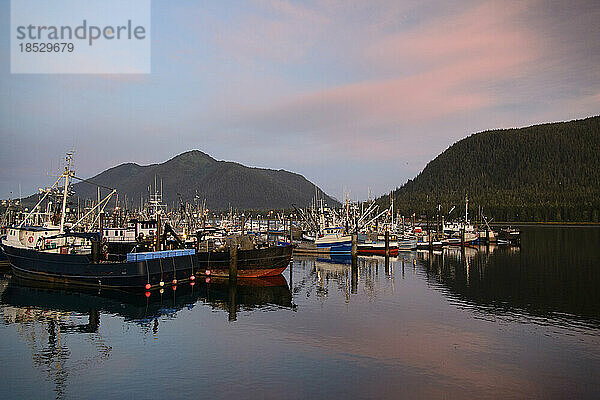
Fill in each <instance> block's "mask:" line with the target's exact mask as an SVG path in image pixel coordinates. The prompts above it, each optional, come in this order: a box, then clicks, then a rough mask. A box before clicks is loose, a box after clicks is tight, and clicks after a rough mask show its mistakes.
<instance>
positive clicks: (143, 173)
mask: <svg viewBox="0 0 600 400" xmlns="http://www.w3.org/2000/svg"><path fill="white" fill-rule="evenodd" d="M155 177H156V181H157V186H158V189H159V190H160V187H161V184H162V190H163V202H164V203H165V204H167V205H168V206H170V207H171V206H173V205H176V204H178V202H179V195H181V198H182V200H183V201H187V202H191V201H193V199H194V197H195V196H198V198H199V199H200V201H202V200H203V199H206V201H207V204H206V205H207V207H208V208H209V209H211V210H224V209H227V208H229V207H233V208H237V209H284V208H291V207H292V204H297V205H299V206H307V205H308V204H310V202H311V200H312V198H313V197H314V195H315V190H316V192H317V194H318V196H319V197H323V198H325V199H326V201H327V202H328V203H329V204H332V205H334V204H338V202H337V201H336V200H335V199H334V198H332V197H330V196H328V195H327V194H325V193H324V192H323V191H322V190H321V189H320V188H318V187H317V186H316V185H315V184H313V183H312V182H310V181H309V180H308V179H306V178H305V177H304V176H302V175H301V174H298V173H295V172H290V171H286V170H283V169H279V170H275V169H269V168H260V167H248V166H245V165H243V164H240V163H237V162H233V161H223V160H216V159H214V158H213V157H211V156H210V155H208V154H206V153H204V152H202V151H200V150H197V149H194V150H189V151H186V152H183V153H181V154H178V155H175V156H173V157H171V158H170V159H168V160H166V161H164V162H162V163H153V164H148V165H140V164H138V163H135V162H126V163H122V164H119V165H116V166H114V167H111V168H108V169H106V170H104V171H102V172H100V173H99V174H96V175H95V176H93V177H91V178H88V179H87V181H88V182H92V183H95V184H97V185H101V186H104V187H111V188H115V189H117V193H118V194H119V202H120V203H121V204H123V203H122V202H124V201H125V199H127V200H126V201H127V205H128V206H130V207H131V206H133V207H137V206H139V204H140V201H142V202H146V201H147V200H148V197H149V189H150V187H152V190H154V182H155ZM73 191H74V196H73V198H77V197H79V199H80V200H85V199H92V200H96V199H97V188H96V187H95V186H93V185H90V184H89V183H86V182H78V183H75V184H74V185H73ZM101 194H102V196H104V195H106V194H108V190H107V189H101ZM30 197H31V198H35V199H37V195H33V196H30Z"/></svg>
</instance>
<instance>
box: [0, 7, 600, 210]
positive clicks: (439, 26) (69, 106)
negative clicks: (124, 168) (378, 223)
mask: <svg viewBox="0 0 600 400" xmlns="http://www.w3.org/2000/svg"><path fill="white" fill-rule="evenodd" d="M9 9H10V2H9V1H8V0H0V57H1V58H0V59H1V60H2V63H0V94H1V97H0V197H3V198H4V197H7V196H9V194H10V192H12V193H13V197H14V196H15V195H18V190H19V184H21V187H22V191H23V194H29V193H32V192H33V191H35V190H37V188H38V187H40V186H43V185H46V184H47V183H49V181H51V180H52V178H51V177H49V174H51V173H52V172H53V171H55V170H57V169H58V168H59V166H60V162H61V160H62V157H63V156H64V153H65V151H66V150H68V149H71V148H73V147H74V148H75V149H76V155H75V166H76V168H77V174H78V176H93V175H95V174H96V173H98V172H100V171H102V170H104V169H106V168H109V167H111V166H114V165H117V164H119V163H122V162H129V161H133V162H137V163H139V164H148V163H155V162H162V161H165V160H167V159H169V158H171V157H173V156H174V155H176V154H178V153H181V152H183V151H186V150H190V149H200V150H202V151H204V152H206V153H208V154H210V155H212V156H213V157H215V158H217V159H222V160H233V161H237V162H241V163H243V164H246V165H251V166H260V167H268V168H275V169H280V168H283V169H287V170H291V171H295V172H298V173H301V174H303V175H305V176H306V177H307V178H308V179H309V180H312V181H313V182H315V183H317V184H318V185H319V186H321V187H322V188H323V189H324V190H325V191H326V192H328V193H330V194H332V195H334V196H337V197H339V198H342V197H343V196H344V193H345V192H346V191H350V193H351V197H352V198H353V199H355V198H365V197H366V196H367V194H368V191H369V189H370V190H371V192H372V193H374V194H382V193H385V192H388V191H389V190H391V189H393V188H395V187H396V186H400V185H401V184H402V183H404V182H405V181H406V180H407V179H408V178H412V177H414V176H415V175H416V174H417V173H418V172H419V171H420V170H421V169H422V168H423V167H424V166H425V165H426V164H427V162H428V161H430V160H431V159H432V158H434V157H435V156H436V155H437V154H439V153H440V152H441V151H443V150H444V149H446V148H447V147H448V146H449V145H451V144H452V143H454V142H455V141H457V140H459V139H461V138H463V137H465V136H468V135H469V134H471V133H474V132H478V131H482V130H486V129H494V128H504V127H517V126H525V125H530V124H535V123H540V122H549V121H562V120H570V119H576V118H582V117H587V116H590V115H597V114H600V23H599V22H598V21H600V2H598V1H577V0H573V1H563V0H556V1H528V0H523V1H452V0H435V1H434V0H415V1H413V0H409V1H402V0H389V1H383V0H382V1H378V0H369V1H365V0H361V1H354V0H339V1H338V0H318V1H317V0H315V1H302V2H301V1H279V0H258V1H244V2H241V1H240V2H225V1H191V0H190V1H175V0H162V1H161V0H154V1H152V73H151V74H147V75H50V74H48V75H25V74H22V75H21V74H11V73H10V54H9V49H10V47H9V38H10V36H9V35H10V13H9Z"/></svg>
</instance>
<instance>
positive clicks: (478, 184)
mask: <svg viewBox="0 0 600 400" xmlns="http://www.w3.org/2000/svg"><path fill="white" fill-rule="evenodd" d="M465 195H467V196H468V197H469V203H470V207H469V209H470V210H469V213H470V214H471V215H474V214H475V213H477V211H478V208H479V206H481V207H483V211H484V214H485V215H486V216H488V217H494V219H495V220H496V221H574V222H575V221H579V222H599V219H600V117H598V116H596V117H591V118H587V119H584V120H577V121H570V122H563V123H552V124H544V125H536V126H531V127H527V128H521V129H506V130H494V131H486V132H480V133H476V134H473V135H471V136H469V137H467V138H465V139H463V140H461V141H459V142H457V143H455V144H454V145H452V146H450V147H449V148H448V149H447V150H446V151H444V152H443V153H442V154H440V155H439V156H438V157H436V158H435V159H434V160H433V161H431V162H430V163H429V164H427V166H426V167H425V169H424V170H423V171H422V172H421V173H420V174H419V175H418V176H417V177H416V178H415V179H412V180H409V181H408V182H407V183H406V184H404V185H403V186H402V187H400V188H398V189H396V190H395V191H394V192H392V196H393V198H394V206H395V209H396V210H399V211H400V212H401V213H404V214H405V215H410V214H412V213H413V212H414V213H417V215H424V214H428V215H433V214H434V213H435V212H436V211H435V210H436V208H437V205H438V204H441V205H442V212H443V213H447V212H448V211H449V209H450V207H451V206H452V205H456V206H457V210H455V211H454V212H453V215H451V216H457V214H456V213H458V214H463V213H464V200H465ZM379 201H380V203H382V204H389V196H387V195H386V196H382V197H381V198H380V199H379Z"/></svg>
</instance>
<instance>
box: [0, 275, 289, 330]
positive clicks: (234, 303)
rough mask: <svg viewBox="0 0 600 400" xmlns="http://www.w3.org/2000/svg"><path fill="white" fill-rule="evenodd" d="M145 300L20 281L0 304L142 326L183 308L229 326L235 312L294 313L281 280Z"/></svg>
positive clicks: (201, 286) (216, 283)
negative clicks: (222, 317)
mask: <svg viewBox="0 0 600 400" xmlns="http://www.w3.org/2000/svg"><path fill="white" fill-rule="evenodd" d="M147 294H148V296H146V295H145V294H143V293H132V292H127V291H118V290H86V289H76V290H73V289H70V288H68V287H67V286H65V285H60V284H51V283H40V282H33V281H22V280H19V279H16V278H15V277H13V278H12V279H11V280H10V281H9V282H8V284H7V285H6V288H5V290H4V292H3V293H2V304H3V305H4V308H6V307H16V308H20V309H23V310H27V312H28V313H30V310H32V309H34V310H44V311H57V312H66V313H72V312H75V313H79V314H87V313H88V312H91V311H90V310H92V311H93V312H94V315H96V313H98V312H102V313H110V314H114V315H119V316H122V317H124V319H125V320H126V321H133V322H137V323H142V324H143V323H147V322H149V321H152V320H154V319H156V318H158V317H161V316H167V317H168V316H174V315H175V314H176V313H177V312H178V311H179V310H181V309H183V308H184V307H187V308H190V307H193V306H194V305H196V304H197V303H198V302H201V303H204V304H206V305H208V306H210V307H212V308H213V309H221V310H224V311H227V312H228V313H229V319H230V320H236V313H237V312H238V311H239V310H244V311H250V310H254V309H261V308H263V307H269V306H276V307H283V308H290V309H292V308H294V307H293V305H292V294H291V291H290V289H289V287H288V284H287V281H286V280H285V278H284V277H283V276H281V275H279V276H274V277H264V278H253V279H238V281H237V282H236V283H235V284H229V282H228V279H222V278H211V279H206V280H197V281H196V282H193V284H188V283H186V284H184V285H179V286H177V287H175V290H173V288H172V287H165V288H164V289H163V290H161V291H154V292H152V293H150V292H148V293H147ZM98 318H99V316H98ZM92 319H93V318H92V317H90V320H92ZM98 324H99V322H98ZM96 329H97V327H96Z"/></svg>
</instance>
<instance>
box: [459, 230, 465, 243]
mask: <svg viewBox="0 0 600 400" xmlns="http://www.w3.org/2000/svg"><path fill="white" fill-rule="evenodd" d="M460 245H461V247H465V228H462V229H461V230H460Z"/></svg>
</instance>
